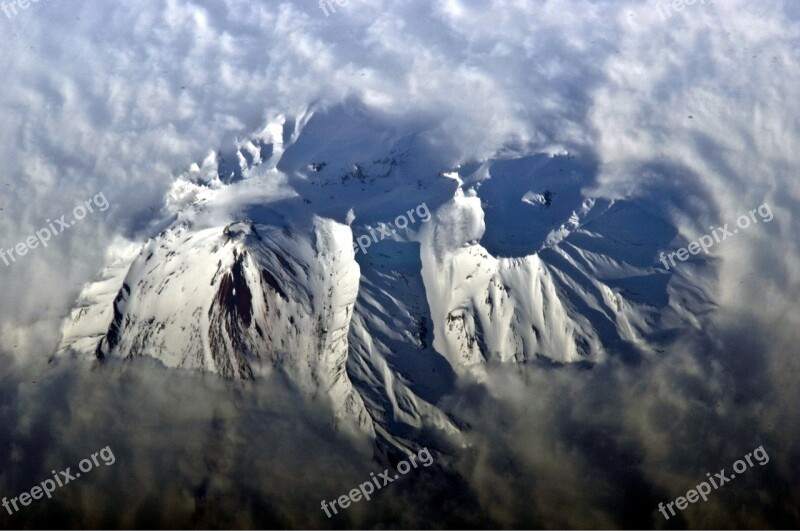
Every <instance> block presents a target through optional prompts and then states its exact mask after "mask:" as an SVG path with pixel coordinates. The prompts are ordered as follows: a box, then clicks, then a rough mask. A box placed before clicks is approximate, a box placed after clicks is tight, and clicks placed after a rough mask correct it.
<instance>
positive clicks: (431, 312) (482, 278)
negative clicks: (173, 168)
mask: <svg viewBox="0 0 800 531" xmlns="http://www.w3.org/2000/svg"><path fill="white" fill-rule="evenodd" d="M449 162H450V161H448V160H447V159H446V157H445V156H444V155H442V154H441V153H438V152H437V149H436V145H435V143H434V142H431V141H430V140H429V139H428V137H427V135H426V134H425V130H424V128H417V129H414V128H413V127H410V126H409V127H405V128H399V127H398V126H396V125H392V124H391V122H389V121H385V120H383V119H381V118H380V117H377V116H375V115H374V114H372V113H370V112H369V111H368V110H367V109H365V108H364V107H362V106H360V105H358V104H354V103H352V102H351V103H348V104H345V105H341V106H339V107H335V108H332V109H316V110H310V111H308V112H307V113H306V114H304V115H303V116H301V117H299V118H296V119H295V118H290V117H279V118H277V119H276V120H274V121H272V122H271V123H270V124H269V125H268V126H267V127H265V128H264V129H263V130H262V131H259V132H257V133H256V134H254V135H253V137H252V138H249V139H247V140H245V141H243V142H241V143H240V145H239V146H238V149H237V150H235V152H233V153H231V154H220V153H212V154H211V155H209V156H208V157H207V158H206V160H204V161H203V162H202V164H198V165H194V166H193V167H192V168H190V170H189V171H188V172H187V173H186V174H184V175H182V176H180V177H179V178H177V179H176V180H175V182H174V184H173V186H172V189H171V191H170V193H169V195H168V197H167V198H166V201H165V206H164V209H163V211H162V213H161V214H160V216H159V217H158V219H156V220H154V221H153V227H154V229H153V234H154V235H153V237H152V238H150V239H149V240H148V241H147V242H144V243H141V242H129V241H124V242H122V241H121V242H120V243H119V244H118V245H115V246H114V247H113V248H112V249H110V250H109V255H108V256H109V258H108V264H107V267H106V268H105V269H104V270H103V271H102V272H101V273H100V275H99V278H98V280H97V281H96V282H93V283H91V284H89V285H87V286H86V287H85V289H84V290H83V293H82V294H81V296H80V298H79V301H78V302H77V304H76V307H75V309H74V310H73V311H72V314H71V316H70V318H69V319H67V321H66V322H65V325H64V329H63V339H62V344H61V347H60V349H59V352H60V353H62V354H65V353H78V354H82V355H86V356H92V357H96V358H98V359H100V360H102V359H105V358H107V357H119V358H136V357H139V356H150V357H153V358H156V359H158V360H160V361H161V362H162V363H163V364H164V365H165V366H166V367H167V368H170V369H195V370H203V371H209V372H213V373H218V374H220V375H221V376H223V377H228V378H238V379H245V380H250V379H256V380H258V379H259V377H260V376H263V375H268V374H272V373H274V372H278V373H280V374H281V375H282V376H284V377H285V378H288V379H289V380H290V381H291V382H292V383H293V384H294V385H295V386H296V387H297V389H299V390H300V391H301V392H303V393H307V394H309V395H316V394H318V393H324V394H326V395H327V396H328V397H330V399H331V401H332V403H333V404H334V405H335V416H336V420H337V422H338V423H340V425H342V426H349V427H352V428H353V429H355V430H358V431H360V432H362V433H367V434H369V435H370V436H375V437H376V438H377V439H378V440H380V441H382V442H385V443H388V444H389V445H397V446H411V445H412V442H411V441H412V440H413V439H416V438H418V437H419V436H420V434H421V433H422V432H423V430H426V429H436V430H445V431H447V432H456V431H458V429H459V427H458V425H459V423H458V419H452V418H449V417H448V415H447V414H446V413H444V412H443V411H442V410H441V409H440V408H439V407H437V406H438V404H439V403H440V401H441V399H442V398H443V397H444V396H446V395H447V394H448V393H449V392H450V391H451V390H453V388H454V385H455V382H456V381H457V379H458V378H459V377H462V376H467V375H469V376H470V377H474V378H477V379H478V380H480V379H481V378H483V377H484V376H485V371H484V368H485V367H486V365H487V364H489V363H495V362H498V363H547V364H562V363H583V364H587V365H591V364H594V363H602V362H604V361H605V360H607V359H608V358H609V357H611V356H619V357H621V358H622V359H623V360H624V361H626V362H635V361H636V360H638V359H639V358H641V357H642V356H648V355H652V354H653V353H655V352H657V350H658V344H659V341H662V340H663V339H665V338H667V337H668V336H669V333H670V331H671V330H674V329H676V328H681V327H687V326H695V327H699V326H700V323H699V322H698V321H697V320H696V319H695V318H694V317H692V316H693V315H701V314H702V313H703V312H704V311H705V310H707V309H708V308H709V307H710V300H711V298H710V296H709V295H708V292H709V288H707V287H705V288H702V287H698V286H697V285H693V284H691V283H688V282H686V281H685V279H683V277H682V276H681V273H680V270H679V272H678V273H673V272H669V273H668V272H666V271H664V270H663V269H662V268H661V267H660V266H659V264H658V262H657V258H656V257H657V256H658V253H659V251H660V250H662V249H665V248H667V247H668V246H669V245H671V243H674V242H673V240H675V241H677V239H678V237H677V236H676V231H675V229H674V228H673V227H671V226H670V225H669V224H668V223H666V222H665V221H664V220H662V219H660V218H658V217H657V216H655V215H653V214H650V213H649V212H648V209H647V208H646V206H645V205H644V204H643V203H640V202H637V201H624V200H616V201H611V200H607V199H601V198H593V197H587V196H586V195H585V194H584V191H583V190H584V189H585V187H587V186H588V185H589V184H590V183H591V182H592V180H593V179H594V177H595V175H596V172H597V170H596V167H595V165H594V164H593V163H592V161H590V160H587V159H584V158H581V157H576V156H573V155H571V154H570V153H568V152H567V151H566V150H564V149H563V148H560V147H557V148H553V149H551V150H549V151H547V152H541V153H532V154H514V155H503V156H498V157H496V158H494V159H490V160H485V161H478V162H470V163H465V164H463V165H460V166H456V167H455V168H453V167H449V166H448V163H449ZM422 207H424V209H423V208H422ZM414 212H415V213H417V216H416V217H415V218H414V219H409V218H410V217H411V214H412V213H414ZM421 212H422V213H424V212H427V213H428V214H429V215H428V216H424V215H422V214H421ZM403 217H405V221H406V222H407V225H408V226H407V227H405V228H404V227H403V226H402V225H401V223H403ZM426 220H427V221H426ZM403 225H405V223H403ZM359 237H360V238H361V240H360V241H361V242H365V241H367V240H369V245H368V247H365V246H362V247H359V244H358V242H359ZM676 301H680V304H677V303H676Z"/></svg>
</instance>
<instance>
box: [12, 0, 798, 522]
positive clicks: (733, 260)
mask: <svg viewBox="0 0 800 531" xmlns="http://www.w3.org/2000/svg"><path fill="white" fill-rule="evenodd" d="M662 13H663V11H659V8H658V6H657V2H633V1H630V2H624V1H611V0H608V1H599V0H598V1H589V0H582V1H580V0H579V1H575V0H553V1H538V0H537V1H522V0H486V1H477V0H433V1H424V0H412V1H408V2H388V1H375V0H370V1H367V0H348V2H347V5H346V6H344V7H340V8H337V12H336V13H333V14H331V15H330V16H329V17H326V16H325V15H324V13H322V11H321V10H319V8H318V7H317V4H316V2H313V1H308V2H305V1H304V2H299V1H296V2H278V1H253V0H224V1H214V2H212V1H208V2H200V1H189V0H163V1H157V2H133V1H131V2H125V3H118V4H117V3H115V4H113V5H112V4H108V3H104V2H100V1H99V0H90V1H86V2H79V1H73V0H69V1H59V2H39V3H37V4H31V5H30V7H29V8H28V9H26V10H21V11H20V12H19V13H18V14H17V15H16V16H14V17H13V18H7V17H5V16H4V15H2V14H1V13H0V30H2V33H3V35H4V37H5V38H4V41H3V46H2V50H0V70H2V72H3V76H4V77H3V79H4V81H5V82H4V83H3V90H2V91H0V108H2V109H3V112H2V114H1V115H0V190H2V195H0V208H2V211H0V214H2V222H0V246H2V247H3V248H4V249H8V248H10V247H12V246H13V245H14V244H16V243H17V242H20V241H24V240H25V238H26V237H27V236H29V235H31V234H33V233H34V232H35V231H36V230H38V229H39V228H41V227H43V226H46V224H47V220H48V219H56V218H58V217H59V216H60V215H62V214H66V213H68V212H71V211H72V209H73V208H74V207H75V206H76V205H78V204H80V203H81V202H83V201H84V200H86V199H87V198H91V197H93V196H94V195H95V194H97V193H100V192H103V193H104V194H105V196H106V197H107V198H108V199H109V202H110V204H111V208H110V209H109V210H108V211H107V212H104V213H98V214H96V215H93V216H92V217H90V218H87V219H86V220H85V221H83V222H81V223H80V224H78V225H76V226H75V227H72V228H71V229H70V230H69V231H67V232H65V233H64V234H63V235H61V236H59V237H58V238H56V239H54V241H53V242H52V244H51V245H50V246H49V247H48V248H46V249H41V248H40V249H36V250H35V251H32V252H31V253H30V254H29V255H27V256H25V257H23V258H22V259H21V260H20V261H19V262H18V263H15V264H13V265H11V266H8V267H6V266H5V265H4V264H0V286H2V291H3V296H2V297H1V298H0V345H1V346H2V347H1V348H0V350H2V352H3V353H2V359H3V363H4V365H3V366H2V368H1V369H0V396H1V397H2V401H1V402H0V423H2V425H3V426H5V427H6V428H4V430H3V431H2V433H0V465H2V466H0V495H5V496H15V495H16V494H17V493H18V492H20V491H21V490H22V489H26V488H30V486H32V485H34V484H35V483H37V482H38V481H41V479H44V478H45V477H46V474H47V472H48V471H49V470H50V469H51V468H56V469H61V468H64V467H66V466H68V465H69V464H70V463H75V462H77V460H79V459H81V458H83V457H85V456H86V455H87V454H88V453H90V452H91V451H94V450H96V449H97V448H101V447H103V446H106V445H110V446H111V447H112V448H114V449H115V451H116V452H117V454H116V455H117V463H116V464H115V465H114V466H112V467H109V468H108V469H107V470H103V471H101V472H98V477H96V478H91V479H90V478H88V477H87V478H86V481H85V482H83V483H80V484H76V485H75V488H74V489H71V490H68V489H64V490H63V492H60V493H59V496H60V498H59V499H58V500H56V501H53V502H51V501H48V502H41V503H39V505H37V506H35V507H33V508H31V509H30V510H29V511H28V512H26V514H25V515H18V516H14V517H9V518H8V519H7V520H3V518H5V515H2V514H0V523H2V524H6V523H8V525H11V526H21V525H23V524H22V523H21V522H23V521H25V522H28V523H30V525H33V526H37V525H39V526H41V525H47V523H48V522H51V521H59V520H58V519H59V518H62V517H63V518H65V520H64V522H65V523H64V524H63V525H72V526H111V527H113V526H118V525H122V526H127V525H136V526H144V525H159V526H180V527H185V526H189V525H199V526H210V527H216V526H235V527H253V526H264V525H281V526H311V527H316V526H325V525H327V524H328V522H327V521H325V519H324V515H323V513H322V512H321V511H318V504H319V501H320V500H321V499H322V498H323V497H326V496H327V497H328V498H332V497H333V496H336V495H339V494H341V493H344V492H346V490H348V489H349V488H352V487H354V486H355V485H357V484H358V483H360V482H361V481H364V478H365V477H368V474H369V472H370V471H378V470H380V469H381V468H382V467H379V466H378V464H377V463H376V462H374V461H372V460H371V458H372V450H371V448H369V447H368V445H366V447H365V443H364V442H363V441H349V440H342V439H341V438H339V437H337V435H336V434H335V433H333V432H332V431H330V429H329V426H328V424H327V421H326V417H325V407H326V406H325V405H324V404H296V403H295V402H294V401H293V399H292V398H291V397H290V393H289V392H288V391H285V390H283V389H281V387H280V383H279V382H278V383H273V384H271V385H264V386H261V387H260V388H258V389H241V388H236V387H232V386H230V385H228V384H226V383H224V382H217V381H210V380H209V379H204V378H203V377H201V376H198V375H191V374H186V375H180V376H174V375H167V374H165V373H164V371H163V369H162V368H161V367H158V366H157V365H156V364H150V363H142V364H135V365H133V366H129V365H125V366H121V367H118V366H111V367H105V368H103V369H96V368H95V369H94V370H93V369H92V368H91V367H89V366H86V365H84V364H82V363H77V362H70V361H69V360H65V361H64V362H62V363H59V364H56V365H48V364H47V363H46V362H47V359H48V357H49V356H50V355H51V354H52V352H53V351H54V350H55V347H56V343H57V341H58V336H59V334H58V333H59V328H60V324H61V319H62V318H63V316H64V315H65V314H66V312H67V310H68V309H69V308H70V307H71V305H72V303H73V301H74V300H75V297H76V296H77V294H78V292H79V290H80V288H81V286H82V285H83V284H84V283H85V282H87V281H89V280H91V279H92V278H93V276H94V275H95V274H96V272H97V270H98V268H99V267H101V265H102V263H103V259H104V253H105V250H106V248H107V247H108V245H109V244H110V243H111V242H112V241H113V240H114V238H116V237H119V236H122V237H126V238H132V239H141V238H146V237H148V236H150V233H149V230H150V228H151V227H150V226H149V223H150V221H151V219H152V218H153V215H154V214H153V213H154V212H155V211H158V210H159V209H160V208H161V206H162V204H163V198H164V194H165V192H166V191H167V190H168V188H169V186H170V185H171V182H172V178H173V176H175V175H177V174H179V173H182V172H183V171H185V170H186V169H187V168H188V167H189V165H190V164H191V163H193V162H199V161H202V160H203V159H204V158H205V157H206V156H207V155H208V153H209V151H210V150H216V149H228V148H230V147H231V146H232V145H233V143H234V142H235V141H236V139H238V138H243V137H245V136H247V135H248V134H250V133H251V132H252V131H254V130H257V129H259V128H260V127H262V126H263V125H264V123H265V122H266V121H268V120H269V119H271V118H274V117H275V116H277V115H279V114H284V113H285V114H300V113H302V112H303V111H304V110H305V109H306V108H307V107H308V106H309V105H311V104H313V103H316V102H321V103H322V104H326V103H336V102H339V101H342V100H344V99H346V98H350V97H352V98H357V99H359V100H361V101H363V102H364V103H365V104H366V105H367V106H369V107H370V108H372V109H373V110H374V111H375V112H376V113H381V114H382V115H385V116H387V119H391V120H395V121H396V123H398V124H404V123H409V122H411V121H414V122H416V123H419V122H420V121H424V122H425V123H427V124H430V125H429V127H428V129H429V130H430V132H429V133H428V139H429V141H430V142H431V143H432V145H435V146H436V147H437V149H438V151H439V153H442V154H444V155H443V157H444V158H446V159H447V160H449V161H450V162H452V164H453V165H455V164H457V163H460V162H466V161H469V160H480V159H483V158H485V157H487V156H490V155H496V154H498V153H524V152H528V151H530V150H532V149H545V148H552V147H554V146H563V147H567V148H569V149H576V150H581V151H584V152H587V153H591V154H592V156H593V157H594V158H596V160H598V161H599V163H600V175H599V177H598V182H597V183H596V185H595V187H594V190H592V193H593V194H596V195H602V196H606V197H626V196H637V197H639V198H641V199H642V200H644V201H648V202H649V203H650V204H652V207H653V210H654V211H655V212H657V213H658V215H660V216H663V217H664V218H666V219H669V220H670V221H671V222H672V223H674V224H675V225H676V226H677V227H679V229H680V230H681V234H682V236H683V237H685V238H687V239H695V238H696V237H698V236H699V235H701V234H703V233H706V232H708V227H709V226H710V225H719V224H721V223H724V222H726V221H728V220H730V219H735V217H736V216H738V215H740V214H742V213H746V212H747V211H749V210H750V209H753V208H756V207H757V206H758V205H760V204H762V203H764V202H768V203H769V204H770V205H771V207H772V210H773V212H774V213H775V220H774V221H773V222H771V223H770V224H768V225H759V226H758V227H756V228H755V229H754V230H752V231H748V232H747V233H742V234H740V235H738V236H737V238H736V239H735V240H732V241H729V242H724V245H720V246H718V247H716V248H715V249H714V252H715V257H716V260H715V265H716V267H717V268H718V272H717V276H716V278H715V282H716V289H715V291H716V293H717V300H716V302H717V303H718V307H717V309H716V310H715V312H714V313H713V315H711V316H709V325H708V327H707V328H706V329H704V330H703V331H702V334H699V333H698V334H690V333H685V334H684V333H680V334H678V337H677V339H675V341H674V342H673V344H672V345H671V346H670V348H669V349H667V350H666V351H665V352H664V353H663V356H662V357H660V358H658V359H653V360H647V361H646V362H644V363H642V364H641V365H639V366H636V367H629V366H618V365H616V364H614V363H610V364H608V365H606V366H602V367H598V368H595V369H593V370H589V371H586V370H576V369H558V368H556V369H543V368H530V367H526V368H518V367H514V368H509V367H497V368H495V369H493V378H492V382H491V383H490V384H489V385H488V386H482V385H478V384H476V383H475V382H461V383H460V389H459V392H458V393H456V394H454V395H453V396H451V397H449V398H447V399H446V400H445V402H444V404H443V405H444V406H446V407H447V409H448V410H449V411H450V412H451V414H452V415H454V416H455V417H457V418H459V419H462V420H463V421H464V422H465V423H468V424H469V425H471V426H473V427H477V428H475V429H473V430H472V431H471V432H470V433H469V435H468V443H469V446H468V448H467V449H466V450H460V449H457V445H458V444H459V442H458V441H445V440H443V441H441V444H442V448H450V450H448V451H446V454H445V455H441V456H439V461H438V463H439V464H440V467H438V468H437V469H436V470H437V471H438V472H437V474H429V475H428V476H425V477H418V478H416V479H412V478H409V481H408V482H407V483H406V484H403V485H398V486H397V488H394V490H392V491H391V492H385V493H384V494H383V498H381V499H376V500H375V501H373V502H371V503H370V504H369V505H368V506H367V505H364V506H361V507H356V508H354V509H353V510H351V511H350V512H349V513H348V515H347V518H350V520H346V521H345V522H344V524H350V525H356V526H366V527H369V526H377V525H381V524H385V523H387V522H388V523H389V524H390V525H391V524H393V525H399V526H407V527H414V526H428V525H468V524H471V525H489V526H545V527H572V526H580V527H595V526H596V527H617V526H633V527H648V526H652V525H656V526H662V525H668V524H672V523H673V522H672V521H671V522H669V523H667V522H664V521H663V519H662V518H661V516H660V515H659V514H658V513H657V512H656V509H655V506H656V504H657V503H658V502H659V501H664V502H667V501H670V500H672V499H673V498H675V497H676V496H679V495H682V494H683V493H685V492H686V490H688V489H689V488H691V487H693V486H694V485H695V484H696V483H697V482H699V481H701V480H702V479H703V478H704V477H705V473H706V472H713V471H716V470H719V469H720V468H722V467H726V466H727V467H729V466H730V463H732V462H733V461H734V460H735V459H737V458H739V457H741V456H742V455H743V454H745V453H746V452H749V451H751V450H752V449H754V448H755V447H757V446H759V445H762V444H763V445H764V447H765V449H766V450H767V452H768V453H769V455H770V457H771V460H770V463H769V464H768V465H766V466H764V467H763V468H762V467H757V468H755V469H753V470H751V472H750V473H749V474H746V475H743V476H742V477H741V478H737V479H736V480H735V482H733V483H731V484H729V485H726V486H725V487H724V489H723V490H720V491H719V492H716V493H715V494H714V495H713V497H712V498H711V499H710V500H709V501H708V502H706V503H703V504H700V505H698V506H693V507H692V508H691V509H689V510H687V511H685V512H684V513H683V516H682V520H678V525H685V526H691V527H723V526H724V527H729V526H744V527H767V526H770V527H772V526H782V527H789V526H797V525H798V522H800V514H798V510H797V509H796V507H797V506H799V505H800V503H798V502H800V491H799V490H798V487H797V483H796V481H795V480H794V477H793V475H794V471H796V470H797V469H798V466H799V465H800V449H799V448H798V446H797V443H796V441H797V440H798V431H800V430H799V429H798V427H799V426H798V422H797V419H798V411H797V404H798V403H800V392H799V391H798V387H797V385H796V381H797V377H798V375H800V362H798V359H800V358H798V356H797V354H798V348H797V346H796V344H797V333H796V330H798V329H800V327H798V324H800V322H798V321H800V319H799V318H798V317H797V315H795V312H793V311H792V310H793V308H794V306H795V301H796V300H797V296H798V294H799V293H798V292H800V289H798V287H800V282H799V281H800V278H798V275H800V249H799V248H798V244H800V238H798V236H797V235H798V234H800V231H798V229H800V227H798V225H797V223H798V222H797V220H796V219H795V218H793V216H792V213H793V212H794V211H795V210H796V207H797V204H798V199H800V184H798V183H800V181H798V179H797V168H798V167H800V152H798V150H797V149H795V146H796V145H797V144H798V142H800V123H798V118H800V108H798V106H800V102H798V99H797V97H796V90H797V89H796V87H797V86H799V85H800V35H798V32H800V25H798V23H797V22H798V19H799V18H800V8H799V7H798V6H797V5H796V4H795V3H794V2H791V1H789V0H786V1H777V0H776V1H773V2H770V3H768V4H763V3H758V2H746V1H744V0H731V1H726V2H716V3H711V2H704V3H703V2H697V3H694V4H693V5H689V6H685V7H684V9H682V10H681V11H675V12H673V13H672V15H671V16H668V17H664V16H662ZM342 134H346V132H342ZM679 332H680V331H679ZM34 381H36V383H33V382H34ZM265 389H266V390H265ZM287 411H294V412H296V413H297V415H288V418H289V419H290V420H287V414H286V412H287ZM431 470H433V468H432V469H431ZM40 477H41V479H40ZM112 502H113V503H112ZM317 513H318V514H317ZM454 515H455V516H454ZM51 519H52V520H51Z"/></svg>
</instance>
